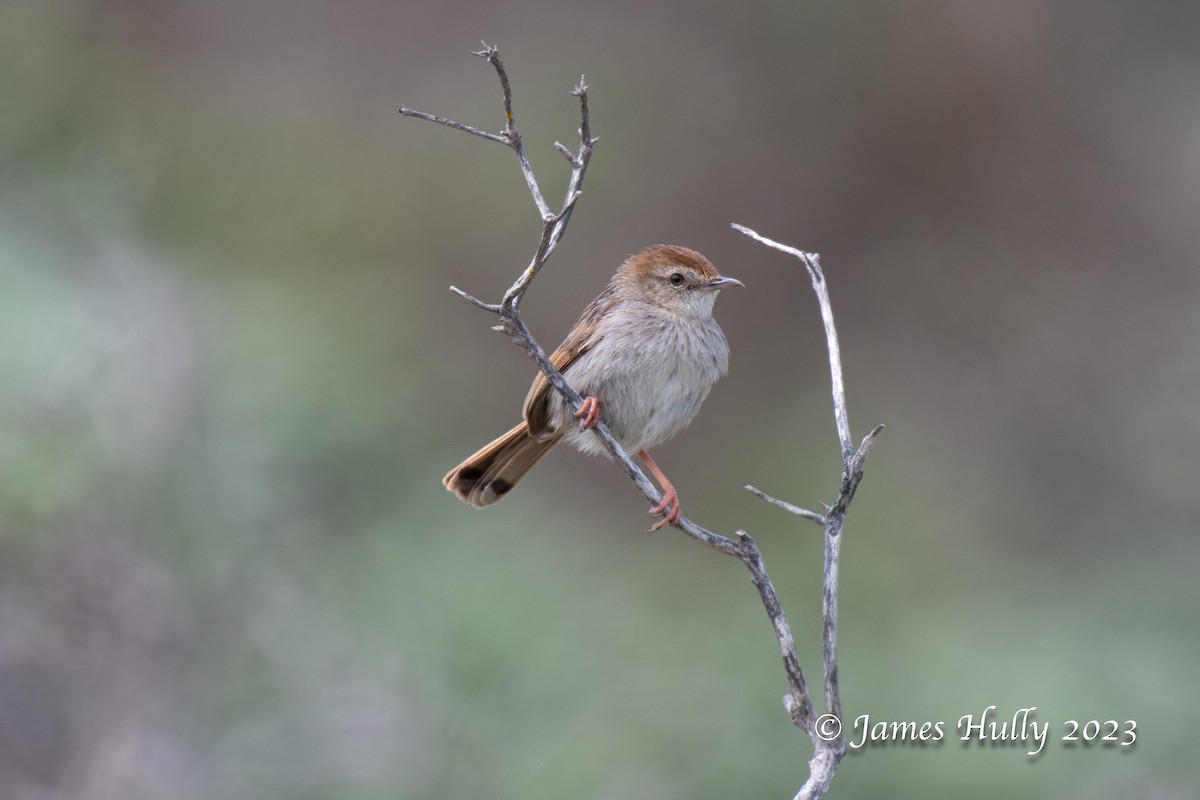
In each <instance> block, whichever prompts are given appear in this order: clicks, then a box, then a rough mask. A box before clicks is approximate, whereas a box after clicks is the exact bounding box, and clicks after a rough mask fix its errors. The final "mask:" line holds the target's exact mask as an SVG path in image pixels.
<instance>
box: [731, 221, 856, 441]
mask: <svg viewBox="0 0 1200 800" xmlns="http://www.w3.org/2000/svg"><path fill="white" fill-rule="evenodd" d="M733 228H734V230H736V231H739V232H740V233H744V234H746V235H747V236H749V237H750V238H751V239H754V240H755V241H757V242H761V243H762V244H765V245H766V246H767V247H773V248H775V249H776V250H779V251H781V252H784V253H788V254H789V255H793V256H795V257H796V258H798V259H800V260H801V261H802V262H804V266H805V267H806V268H807V269H808V274H809V277H811V278H812V285H813V291H814V292H816V293H817V302H818V303H819V304H820V306H821V319H822V320H823V321H824V322H825V339H826V342H827V344H828V346H829V372H830V378H831V383H832V384H833V413H834V420H835V422H836V424H837V432H838V440H839V441H840V442H841V445H842V460H843V461H848V460H849V458H850V455H851V454H852V453H853V452H854V445H853V444H852V443H851V439H850V421H849V418H848V417H847V415H846V387H845V384H844V383H843V381H842V353H841V349H840V348H839V347H838V338H837V329H836V328H835V327H834V325H833V305H832V304H831V303H830V302H829V290H828V289H826V288H825V275H824V274H823V273H822V272H821V257H820V256H819V255H817V254H816V253H805V252H804V251H803V250H797V249H796V248H795V247H789V246H788V245H786V244H780V243H779V242H776V241H773V240H771V239H768V238H767V237H765V236H760V235H759V234H757V233H755V232H754V231H752V230H750V229H749V228H747V227H745V226H744V225H738V224H737V223H736V222H735V223H733Z"/></svg>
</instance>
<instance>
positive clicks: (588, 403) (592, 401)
mask: <svg viewBox="0 0 1200 800" xmlns="http://www.w3.org/2000/svg"><path fill="white" fill-rule="evenodd" d="M575 416H577V417H579V429H580V430H585V431H586V430H589V429H591V428H594V427H596V423H597V422H599V421H600V401H599V400H597V399H596V398H594V397H592V396H591V395H588V396H587V397H585V398H583V405H581V406H580V407H579V410H578V411H576V412H575Z"/></svg>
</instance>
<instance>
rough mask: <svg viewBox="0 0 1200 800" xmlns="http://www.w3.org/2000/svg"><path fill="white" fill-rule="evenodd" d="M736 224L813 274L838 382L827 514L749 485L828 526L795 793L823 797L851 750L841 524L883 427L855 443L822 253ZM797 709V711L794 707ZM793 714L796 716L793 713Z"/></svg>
mask: <svg viewBox="0 0 1200 800" xmlns="http://www.w3.org/2000/svg"><path fill="white" fill-rule="evenodd" d="M733 227H734V229H735V230H737V231H739V232H741V233H744V234H745V235H746V236H749V237H750V238H751V239H754V240H755V241H757V242H761V243H762V244H765V245H766V246H768V247H771V248H774V249H776V250H780V251H782V252H784V253H788V254H789V255H793V256H795V257H796V258H798V259H800V260H801V262H803V263H804V266H805V268H806V269H807V270H808V274H809V277H810V278H811V279H812V285H813V291H814V292H816V295H817V303H818V304H819V305H820V307H821V319H822V321H823V322H824V324H825V339H826V344H827V346H828V349H829V376H830V382H831V384H832V388H833V417H834V423H835V424H836V426H837V432H838V442H839V444H840V445H841V451H842V482H841V486H840V487H839V488H838V494H837V499H836V500H834V502H833V505H832V506H829V507H828V509H827V510H826V512H825V513H824V514H817V513H815V512H812V511H808V510H806V509H803V508H799V507H798V506H794V505H792V504H791V503H788V502H785V501H783V500H777V499H775V498H774V497H771V496H769V495H767V494H766V493H764V492H762V491H759V490H758V489H755V488H754V487H753V486H747V487H746V489H747V490H749V491H750V492H752V493H754V494H755V495H757V496H758V497H761V498H763V499H764V500H766V501H768V502H770V503H773V504H774V505H777V506H780V507H781V508H784V509H787V510H788V511H791V512H792V513H793V514H797V515H799V516H801V517H804V518H806V519H810V520H812V521H814V522H817V523H819V524H820V525H822V526H823V527H824V528H825V568H824V582H823V587H824V588H823V591H822V597H821V622H822V625H821V644H822V652H823V656H824V657H823V660H822V661H823V663H822V666H823V667H824V674H825V711H826V713H825V715H823V716H822V717H820V718H819V719H818V720H816V721H815V722H814V724H813V725H812V726H811V727H808V728H806V730H807V731H808V734H809V736H810V738H812V741H813V750H814V752H813V758H812V760H811V761H810V762H809V778H808V781H807V782H805V784H804V786H803V787H801V789H800V792H799V793H798V794H797V795H796V798H797V800H801V799H802V798H818V797H822V796H824V794H825V792H826V791H827V790H828V788H829V782H830V781H831V780H832V779H833V773H834V772H835V771H836V770H837V767H838V764H839V763H841V760H842V758H843V756H845V754H846V739H845V736H844V735H843V732H842V700H841V695H840V693H839V691H838V666H837V605H838V569H839V562H840V560H841V549H842V525H843V523H844V522H845V518H846V508H847V507H848V506H849V505H850V501H851V500H852V499H853V498H854V492H855V491H856V490H857V489H858V484H859V482H860V481H861V480H862V477H863V464H864V463H865V462H866V459H867V453H868V452H870V450H871V445H872V443H873V442H874V441H875V437H876V436H878V435H879V433H880V431H882V430H883V426H882V425H880V426H878V427H876V428H875V429H874V430H873V431H871V432H870V433H869V434H867V436H866V437H865V438H864V439H863V440H862V444H860V445H859V446H858V449H857V450H855V449H854V445H853V440H852V439H851V438H850V420H849V416H848V414H847V413H846V387H845V384H844V382H843V380H842V357H841V349H840V348H839V346H838V338H837V328H836V327H835V326H834V324H833V305H832V303H830V301H829V290H828V288H827V287H826V285H825V275H824V273H822V272H821V262H820V256H818V255H817V254H816V253H805V252H804V251H802V250H798V249H796V248H795V247H789V246H788V245H785V244H780V243H779V242H776V241H773V240H771V239H768V238H766V237H765V236H760V235H759V234H757V233H755V232H754V231H752V230H750V229H749V228H747V227H745V226H743V225H738V224H736V223H734V225H733ZM788 701H789V702H788V709H789V711H792V709H793V705H792V702H791V698H788ZM793 713H796V712H793ZM793 718H794V717H793Z"/></svg>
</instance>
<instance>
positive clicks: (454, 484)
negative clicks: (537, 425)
mask: <svg viewBox="0 0 1200 800" xmlns="http://www.w3.org/2000/svg"><path fill="white" fill-rule="evenodd" d="M557 442H558V437H556V436H531V435H530V434H529V427H528V426H527V425H526V424H525V423H524V422H522V423H521V424H519V425H517V426H516V427H515V428H513V429H512V430H510V431H509V432H508V433H506V434H504V435H503V436H501V437H500V438H498V439H496V440H495V441H494V442H491V443H490V444H487V445H485V446H484V447H482V448H481V449H480V450H479V452H477V453H475V454H474V455H472V456H471V457H470V458H468V459H467V460H466V461H464V462H463V463H461V464H459V465H458V466H457V467H455V468H454V469H452V470H450V472H448V473H447V474H446V477H445V478H443V479H442V483H443V484H444V485H445V487H446V488H447V489H449V490H450V491H452V492H454V494H456V495H457V496H458V499H459V500H462V501H463V502H464V503H469V504H471V505H473V506H475V507H476V508H483V507H484V506H490V505H491V504H492V503H495V502H496V501H497V500H499V499H501V498H502V497H504V495H506V494H507V493H508V492H509V491H510V490H511V489H512V487H513V486H515V485H516V484H517V481H519V480H521V478H523V477H524V476H525V473H526V472H529V470H530V468H532V467H533V465H534V464H536V463H537V462H538V461H540V460H541V458H542V456H544V455H546V453H548V452H549V451H550V448H551V447H553V446H554V445H555V444H556V443H557Z"/></svg>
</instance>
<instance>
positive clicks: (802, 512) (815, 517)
mask: <svg viewBox="0 0 1200 800" xmlns="http://www.w3.org/2000/svg"><path fill="white" fill-rule="evenodd" d="M744 488H745V489H746V491H747V492H750V494H752V495H754V496H755V497H759V498H762V499H763V500H766V501H767V502H768V503H770V504H771V505H775V506H779V507H780V508H782V509H783V510H784V511H789V512H791V513H793V514H795V515H796V516H798V517H804V518H805V519H809V520H812V521H813V522H815V523H817V524H818V525H820V526H822V527H824V525H825V515H824V514H818V513H817V512H815V511H809V510H808V509H807V508H801V507H800V506H795V505H792V504H791V503H789V502H788V501H786V500H780V499H779V498H777V497H771V495H769V494H767V493H766V492H764V491H762V490H761V489H755V488H754V487H753V486H746V487H744Z"/></svg>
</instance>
